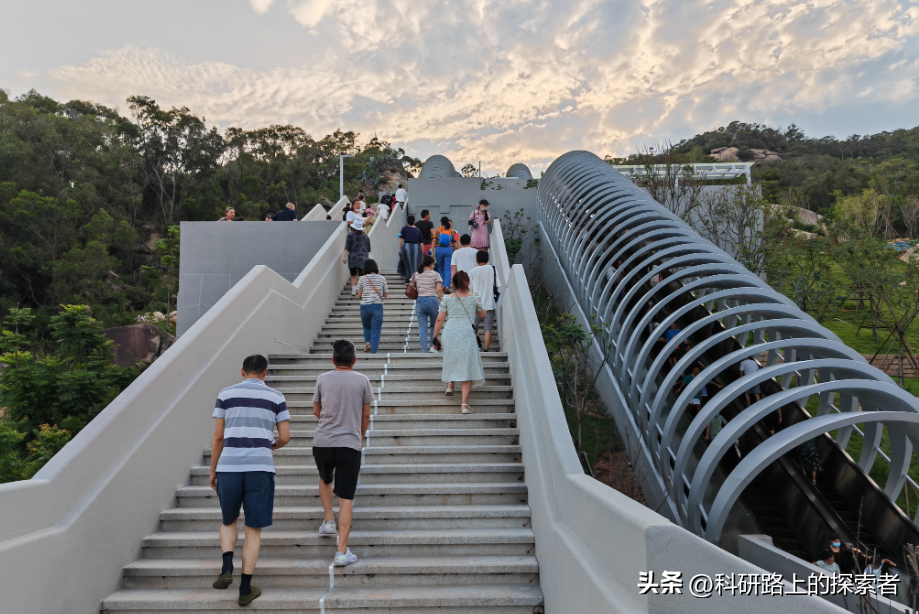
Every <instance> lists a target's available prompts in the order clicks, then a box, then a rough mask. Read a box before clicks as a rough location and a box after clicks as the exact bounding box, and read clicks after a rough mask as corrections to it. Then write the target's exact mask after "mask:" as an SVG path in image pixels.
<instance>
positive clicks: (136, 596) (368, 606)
mask: <svg viewBox="0 0 919 614" xmlns="http://www.w3.org/2000/svg"><path fill="white" fill-rule="evenodd" d="M257 577H258V576H256V578H257ZM233 588H234V587H231V589H230V590H225V591H215V590H214V589H210V588H209V589H201V590H194V589H172V590H150V589H147V590H123V591H119V592H117V593H115V594H113V595H111V596H109V597H108V598H106V599H105V600H104V601H103V602H102V614H120V613H121V612H175V611H182V610H192V611H195V612H197V613H198V614H213V613H217V612H225V611H233V612H238V611H239V606H238V605H237V603H236V599H237V597H238V593H237V592H236V591H235V590H233ZM325 591H326V587H316V588H300V589H295V588H272V589H271V590H265V591H264V592H263V593H262V596H261V597H259V598H258V599H256V600H255V602H254V603H253V605H252V606H250V607H252V608H257V609H258V611H259V612H262V613H268V614H280V613H282V612H283V613H284V614H290V612H291V611H292V610H296V611H298V612H319V600H320V599H321V598H322V597H323V596H324V597H325V599H324V600H323V602H324V606H325V609H326V610H328V611H330V612H331V611H334V612H336V613H339V614H357V613H358V612H360V613H362V614H367V613H368V612H374V611H380V610H382V609H388V608H394V609H395V611H402V612H410V613H411V614H532V612H533V609H534V608H535V607H536V606H539V605H542V603H543V597H542V592H541V591H540V590H539V587H538V586H536V585H535V583H534V584H525V585H510V586H508V585H493V586H484V585H478V584H476V585H466V586H462V585H457V586H423V587H412V586H374V587H372V588H342V587H340V586H339V585H338V584H336V586H335V588H334V589H333V590H332V591H331V592H329V593H328V594H327V595H326V594H325Z"/></svg>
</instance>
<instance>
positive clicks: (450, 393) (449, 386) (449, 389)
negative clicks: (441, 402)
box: [444, 384, 453, 397]
mask: <svg viewBox="0 0 919 614" xmlns="http://www.w3.org/2000/svg"><path fill="white" fill-rule="evenodd" d="M444 396H448V397H452V396H453V384H447V391H446V392H444Z"/></svg>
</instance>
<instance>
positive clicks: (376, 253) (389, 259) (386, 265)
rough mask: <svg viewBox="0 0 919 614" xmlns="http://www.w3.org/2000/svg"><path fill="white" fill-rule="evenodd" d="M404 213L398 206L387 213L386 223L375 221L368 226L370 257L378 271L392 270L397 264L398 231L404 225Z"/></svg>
mask: <svg viewBox="0 0 919 614" xmlns="http://www.w3.org/2000/svg"><path fill="white" fill-rule="evenodd" d="M405 218H406V213H405V210H403V209H401V208H400V207H396V208H395V211H392V212H391V213H390V214H389V217H388V218H387V219H386V223H385V224H383V223H381V222H380V221H379V218H378V219H377V221H376V222H375V223H374V224H373V226H371V227H370V232H369V233H368V234H367V236H369V237H370V257H371V258H373V259H374V260H376V262H377V266H378V267H380V271H381V272H382V271H387V272H393V271H395V270H396V269H397V268H398V266H399V236H398V235H399V231H400V230H402V227H403V226H405Z"/></svg>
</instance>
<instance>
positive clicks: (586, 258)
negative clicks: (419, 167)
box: [512, 151, 919, 560]
mask: <svg viewBox="0 0 919 614" xmlns="http://www.w3.org/2000/svg"><path fill="white" fill-rule="evenodd" d="M515 166H516V165H515ZM512 168H514V167H512ZM538 205H539V220H540V223H541V224H542V226H543V229H544V232H545V233H546V235H547V236H548V238H549V240H550V242H551V243H552V246H553V248H554V250H555V252H556V255H557V257H558V258H559V261H560V264H561V266H562V268H563V270H564V272H565V274H566V276H567V278H568V282H569V283H570V285H571V287H572V288H573V290H574V292H575V293H576V294H577V298H578V300H579V302H580V305H581V307H582V309H583V311H584V313H587V314H596V317H598V318H599V320H601V321H602V323H603V326H604V327H605V329H606V331H607V332H608V334H609V341H610V343H611V349H612V353H611V358H610V363H609V367H610V369H611V370H612V373H613V376H614V380H615V381H616V382H617V383H618V386H619V388H620V391H621V393H622V395H623V396H624V398H625V400H626V406H627V411H628V412H630V415H631V427H630V428H631V429H632V430H634V431H635V432H634V435H636V436H638V437H640V438H641V439H642V440H643V442H644V444H645V446H646V448H647V449H648V450H650V454H651V457H652V458H651V462H652V463H653V467H654V471H655V472H656V473H657V474H658V476H659V477H660V478H662V480H663V483H665V484H671V494H670V496H673V497H674V498H675V499H676V501H675V503H676V509H677V510H678V514H679V519H678V520H679V521H680V522H681V523H682V524H683V526H684V527H685V528H687V529H689V530H691V531H693V532H695V533H696V534H698V535H701V536H704V537H705V538H706V539H708V540H710V541H712V542H714V543H720V542H721V541H722V539H723V537H724V536H725V535H727V534H728V533H730V532H731V531H734V532H751V531H753V532H755V531H759V532H765V533H770V534H773V538H774V540H775V541H776V545H778V546H779V547H784V548H785V549H786V550H789V551H792V552H795V553H796V554H798V555H800V556H805V558H806V557H810V558H808V560H814V558H815V556H816V555H817V554H819V553H820V551H822V549H823V546H825V544H826V543H827V535H828V533H830V532H835V533H838V534H839V535H841V536H842V537H844V538H846V539H847V540H848V541H849V543H854V542H855V541H856V538H860V541H861V542H862V543H864V544H867V545H869V546H873V547H876V548H877V549H878V551H879V552H883V553H884V555H885V556H888V557H889V558H893V559H895V560H897V559H902V552H903V545H904V544H906V543H917V542H919V530H917V528H916V525H915V524H914V521H911V520H910V519H909V518H908V517H907V516H906V515H905V514H904V513H903V511H902V510H901V509H900V508H899V507H898V506H897V505H896V503H895V501H896V499H897V497H898V496H899V495H900V493H901V491H902V490H903V487H904V483H905V482H906V481H907V480H909V478H908V476H907V471H908V469H909V465H910V462H911V460H912V458H913V449H914V447H915V446H917V445H919V403H917V399H916V398H915V397H913V396H912V395H910V394H908V393H906V392H905V391H903V390H901V389H900V388H899V387H898V386H897V385H896V384H894V383H893V381H892V380H891V379H890V378H889V377H888V376H887V375H886V374H884V373H882V372H881V371H879V370H877V369H875V368H873V367H871V366H869V365H868V364H867V363H866V361H865V360H864V358H863V357H862V356H861V355H859V354H858V353H856V352H854V351H853V350H852V349H850V348H848V347H847V346H846V345H844V344H843V343H842V342H841V341H840V340H839V339H838V338H837V337H836V336H835V335H834V334H833V333H831V332H830V331H829V330H827V329H825V328H823V327H822V326H820V325H819V324H817V322H816V321H814V319H813V318H811V317H810V316H808V315H807V314H806V313H804V312H802V311H801V310H799V309H798V308H797V307H796V306H795V305H794V304H793V303H792V302H791V301H789V300H788V299H787V298H786V297H784V296H782V295H780V294H778V293H777V292H775V291H774V290H772V288H770V287H769V286H768V285H767V284H766V283H765V282H763V281H762V280H761V279H760V278H759V277H757V276H756V275H754V274H752V273H751V272H749V271H748V270H746V269H745V268H744V267H743V266H741V265H740V264H739V263H737V262H736V261H735V260H734V259H733V258H732V257H731V256H729V255H728V254H726V253H725V252H723V251H722V250H721V249H719V248H717V247H716V246H714V245H713V244H711V243H710V242H708V241H706V240H705V239H703V238H702V237H700V236H699V235H698V234H697V233H696V232H695V231H693V230H692V229H691V228H690V227H689V226H688V225H687V224H686V223H684V222H683V221H682V220H681V219H679V218H678V217H676V216H675V215H673V214H671V213H670V212H669V211H667V210H665V209H664V208H663V207H662V206H661V205H659V204H658V203H657V202H655V201H654V200H653V199H652V198H651V197H650V196H649V195H648V194H646V193H645V192H644V191H642V190H641V189H639V188H638V187H636V186H635V185H634V184H633V183H632V182H631V181H630V180H629V179H628V178H626V177H625V176H623V175H622V174H621V173H619V172H618V171H616V170H614V169H612V168H611V167H610V166H609V165H608V164H606V163H605V162H603V160H601V159H600V158H598V157H597V156H596V155H594V154H592V153H588V152H584V151H574V152H570V153H567V154H565V155H563V156H561V157H560V158H558V159H557V160H555V161H554V162H553V163H552V165H551V166H550V167H549V169H548V170H547V171H546V173H545V175H544V176H543V178H542V179H541V181H540V186H539V191H538ZM671 323H676V324H677V328H679V329H681V332H679V334H677V335H676V336H674V337H673V338H672V339H671V340H670V341H666V342H663V343H662V342H660V341H658V340H659V339H661V338H663V336H664V333H665V331H667V329H668V327H669V326H670V324H671ZM686 342H688V343H690V344H691V347H690V348H689V350H688V351H687V352H686V353H685V355H683V356H682V357H679V358H678V360H677V361H676V363H675V365H673V366H672V367H671V366H670V362H671V361H672V358H671V357H673V358H677V357H678V356H679V354H676V355H675V354H674V350H676V349H677V348H678V347H679V346H680V345H681V344H684V343H686ZM684 347H685V346H684ZM763 353H765V356H766V358H765V362H764V364H762V367H763V368H761V369H760V370H759V371H758V372H757V373H755V374H754V375H752V376H747V377H744V378H743V379H740V377H739V374H738V371H737V368H736V366H737V364H738V363H739V362H741V360H743V359H745V358H747V357H750V356H751V355H761V354H763ZM697 364H698V365H700V366H701V367H702V371H701V373H700V374H699V376H698V377H696V378H695V379H694V380H692V382H691V383H690V384H689V385H688V386H686V388H685V389H684V390H683V391H682V393H681V394H679V396H675V395H674V393H673V387H674V385H675V384H678V383H679V382H680V381H681V380H680V379H679V378H680V376H681V375H682V373H683V372H685V371H688V370H689V369H690V368H691V366H692V365H697ZM711 383H715V384H717V385H718V386H720V389H719V390H718V391H717V392H716V393H715V394H714V395H712V396H711V398H710V400H709V401H708V402H707V403H706V404H705V405H704V406H703V407H702V409H701V410H699V411H698V413H697V414H696V415H693V414H692V413H691V412H690V411H689V410H688V408H689V407H690V400H691V399H693V397H695V395H696V394H697V393H699V392H700V390H701V389H702V388H703V386H706V385H707V384H709V386H708V387H709V388H710V389H711V388H712V386H711V385H710V384H711ZM757 384H758V385H760V386H761V388H762V390H763V392H764V393H765V394H764V396H763V398H762V400H759V401H756V400H755V398H756V397H755V396H754V397H753V400H754V402H753V403H748V402H747V401H746V398H745V396H746V395H745V392H746V391H747V390H749V389H751V387H752V386H754V385H757ZM837 396H838V398H839V402H838V405H837V401H836V397H837ZM812 397H815V398H817V399H818V404H817V411H816V415H815V416H814V417H811V415H810V414H809V413H807V412H806V411H805V410H804V407H805V406H806V405H807V401H808V400H809V399H811V398H812ZM780 409H781V410H783V412H782V413H783V416H784V420H782V423H781V424H779V425H777V426H778V428H776V430H775V434H774V435H772V434H770V431H771V429H772V428H773V427H776V418H777V416H776V413H775V412H776V411H777V410H780ZM859 409H860V410H861V411H859ZM719 413H722V415H723V416H724V417H725V418H727V419H728V423H727V425H726V426H725V427H724V428H723V430H722V431H721V432H720V433H719V434H718V435H717V436H716V437H715V438H714V439H713V440H712V441H711V442H710V443H709V444H707V445H706V443H705V442H704V439H703V438H704V435H705V431H706V427H707V426H708V424H709V423H710V421H711V420H712V418H713V417H715V416H716V415H718V414H719ZM770 421H771V422H770ZM859 425H861V428H859ZM883 428H886V430H887V433H888V436H889V455H888V454H887V453H885V451H884V450H883V449H882V447H881V443H882V431H883ZM853 430H855V431H856V432H858V433H859V434H860V435H861V436H862V437H863V438H864V444H863V448H862V452H861V455H860V457H859V458H858V460H857V461H854V460H853V459H852V458H851V457H849V455H848V454H847V453H846V452H845V451H844V449H845V446H846V445H847V443H848V442H849V439H850V437H851V435H852V433H853ZM832 431H836V433H837V434H836V437H835V440H834V439H833V438H831V437H830V435H829V434H828V433H830V432H832ZM808 440H814V441H815V444H816V447H817V450H818V454H819V456H820V459H821V462H822V464H823V467H824V473H823V474H822V476H823V479H822V480H821V482H819V483H818V485H817V486H814V485H812V484H811V483H810V480H809V479H805V478H804V477H803V473H802V471H801V469H800V468H798V467H797V465H796V464H795V463H793V462H792V460H791V456H792V455H789V454H788V453H789V452H792V451H793V450H794V449H795V448H796V447H797V446H799V445H800V444H802V443H804V442H807V441H808ZM735 441H737V442H739V445H740V449H741V450H742V452H743V455H742V458H741V459H740V460H738V459H737V457H736V455H735V454H734V453H733V451H732V448H733V446H734V442H735ZM878 457H881V458H883V461H880V462H881V463H885V462H886V463H887V464H889V475H888V478H887V480H886V482H885V483H884V484H883V486H882V487H879V486H878V485H876V484H875V482H874V481H873V480H872V479H871V478H869V477H868V473H869V472H870V471H871V469H872V467H874V465H875V464H876V463H877V462H879V461H878ZM914 486H915V484H914ZM748 487H749V488H748ZM764 491H765V493H764ZM764 494H765V495H766V496H765V497H764V496H763V495H764ZM764 499H765V501H764ZM770 506H771V507H770ZM773 508H775V509H773ZM776 511H778V513H779V516H780V520H781V519H784V523H783V522H781V521H776V520H775V518H774V512H776ZM776 523H778V525H779V526H776ZM787 531H790V535H784V533H783V532H787ZM776 534H778V535H776Z"/></svg>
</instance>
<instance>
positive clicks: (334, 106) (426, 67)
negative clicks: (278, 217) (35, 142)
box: [0, 0, 919, 172]
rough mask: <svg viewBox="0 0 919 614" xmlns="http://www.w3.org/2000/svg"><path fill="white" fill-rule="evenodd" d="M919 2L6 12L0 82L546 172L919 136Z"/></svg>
mask: <svg viewBox="0 0 919 614" xmlns="http://www.w3.org/2000/svg"><path fill="white" fill-rule="evenodd" d="M917 78H919V0H902V1H899V2H898V1H895V0H812V1H800V0H674V1H666V0H665V1H652V0H601V1H595V0H500V1H493V0H450V1H449V2H447V1H440V0H431V1H425V0H420V1H419V0H411V1H410V0H157V1H156V2H150V1H149V0H147V1H139V0H118V1H117V2H114V1H108V2H105V1H102V0H81V1H80V2H74V1H73V0H30V1H28V2H25V1H23V0H0V88H4V89H6V90H7V91H9V92H11V93H12V94H13V95H19V94H22V93H23V92H25V91H28V89H30V88H33V87H34V88H35V89H37V90H39V91H40V92H42V93H44V94H47V95H50V96H52V97H55V98H57V99H62V100H67V99H71V98H81V99H91V100H94V101H97V102H101V103H104V104H107V105H112V106H118V107H119V108H120V109H122V110H123V111H125V110H126V105H125V103H124V100H125V98H126V97H127V96H129V95H132V94H146V95H149V96H152V97H153V98H155V99H156V100H157V101H158V102H159V103H160V104H162V105H166V106H171V105H178V106H181V105H185V106H188V107H190V108H191V109H192V111H194V112H195V113H197V114H200V115H203V116H205V117H206V118H207V120H208V121H209V122H215V123H217V124H218V125H220V126H221V127H225V126H228V125H237V126H243V127H256V126H262V125H266V124H269V123H293V124H296V125H299V126H302V127H303V128H305V129H306V130H307V131H308V132H310V133H311V134H313V135H314V136H322V135H324V134H327V133H328V132H330V131H333V130H335V129H336V128H339V127H340V128H342V129H346V130H355V131H358V132H360V133H361V134H362V136H363V137H368V136H369V135H370V134H372V133H373V132H376V134H377V135H378V136H380V137H381V138H385V139H387V140H389V141H391V142H393V143H394V144H397V145H399V146H401V147H404V148H405V149H406V150H407V151H408V152H409V153H411V154H412V155H416V156H418V157H421V158H422V159H424V158H425V157H427V156H428V155H430V154H433V153H443V154H446V155H447V156H449V157H450V158H451V159H452V160H453V162H454V163H455V164H456V166H457V168H459V167H460V166H462V165H463V164H464V163H466V162H475V161H478V160H481V161H482V165H483V170H486V169H487V170H490V171H491V172H499V171H500V172H503V171H504V170H506V168H507V167H508V166H509V165H510V164H511V163H513V162H517V161H522V162H527V163H529V164H530V166H531V168H533V169H534V170H535V171H538V170H542V169H544V168H545V167H546V166H547V165H548V163H550V162H551V161H552V160H553V159H554V158H555V157H556V156H558V155H559V154H562V153H564V152H565V151H568V150H571V149H588V150H591V151H594V152H596V153H598V154H600V155H601V156H602V155H604V154H607V153H612V154H615V155H625V154H628V153H631V152H633V151H634V150H635V147H636V146H637V145H640V144H642V143H652V142H656V141H660V140H663V139H673V140H678V139H680V138H684V137H687V136H691V135H692V134H695V133H697V132H700V131H702V130H706V129H711V128H715V127H718V126H719V125H724V124H726V123H728V122H729V121H731V120H733V119H740V120H744V121H751V122H752V121H755V122H764V123H770V124H773V125H782V126H787V125H788V124H789V123H791V122H796V123H798V125H799V126H801V127H803V128H804V129H805V131H806V132H807V133H808V134H810V135H814V136H818V135H819V136H822V135H824V134H832V135H836V136H840V137H845V136H848V135H850V134H853V133H857V134H867V133H871V132H877V131H880V130H889V129H893V128H898V127H912V126H914V125H917V124H919V83H917Z"/></svg>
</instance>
